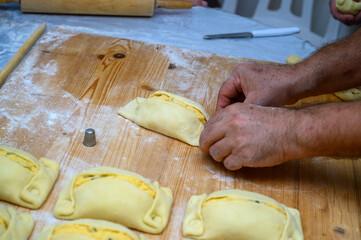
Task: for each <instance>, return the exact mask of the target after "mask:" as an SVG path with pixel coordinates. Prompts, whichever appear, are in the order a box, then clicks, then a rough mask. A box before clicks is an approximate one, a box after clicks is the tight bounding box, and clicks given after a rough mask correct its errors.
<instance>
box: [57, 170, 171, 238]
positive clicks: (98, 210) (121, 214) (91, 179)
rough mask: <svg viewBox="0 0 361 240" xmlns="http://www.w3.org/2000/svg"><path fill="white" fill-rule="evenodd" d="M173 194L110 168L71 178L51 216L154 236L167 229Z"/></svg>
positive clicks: (127, 173)
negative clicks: (93, 221)
mask: <svg viewBox="0 0 361 240" xmlns="http://www.w3.org/2000/svg"><path fill="white" fill-rule="evenodd" d="M172 202H173V196H172V191H171V190H170V189H169V188H164V187H160V186H159V184H158V182H154V183H153V184H152V183H150V182H148V180H147V179H145V178H143V177H142V176H140V175H138V174H135V173H132V172H128V171H125V170H120V169H116V168H110V167H101V168H94V169H90V170H88V171H85V172H82V173H80V174H78V175H75V176H73V177H72V178H71V179H70V180H69V181H68V182H67V184H66V185H65V186H64V188H63V189H62V191H61V192H60V194H59V198H58V201H57V203H56V205H55V209H54V215H55V217H57V218H60V219H79V218H92V219H101V220H107V221H112V222H116V223H119V224H122V225H124V226H126V227H129V228H133V229H137V230H140V231H143V232H147V233H153V234H157V233H160V232H162V231H163V229H164V227H165V226H166V225H167V222H168V218H169V213H170V209H171V205H172Z"/></svg>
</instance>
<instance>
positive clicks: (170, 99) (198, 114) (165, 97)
mask: <svg viewBox="0 0 361 240" xmlns="http://www.w3.org/2000/svg"><path fill="white" fill-rule="evenodd" d="M151 98H157V99H161V100H163V101H166V102H172V103H175V104H178V105H179V106H181V107H184V108H186V109H188V110H189V111H191V112H192V113H194V114H195V115H196V117H197V118H198V119H199V121H200V122H201V123H202V124H203V125H204V124H206V122H207V118H206V116H205V115H204V114H203V113H202V111H200V110H199V109H198V108H195V107H193V106H191V105H187V104H185V103H184V102H182V101H179V100H177V99H175V98H174V97H170V96H168V95H166V94H164V93H162V94H155V95H153V96H151Z"/></svg>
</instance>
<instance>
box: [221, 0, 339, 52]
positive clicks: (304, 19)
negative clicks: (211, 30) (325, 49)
mask: <svg viewBox="0 0 361 240" xmlns="http://www.w3.org/2000/svg"><path fill="white" fill-rule="evenodd" d="M240 1H247V0H240ZM279 1H280V6H279V8H278V9H275V10H274V9H271V6H272V5H271V4H272V0H258V4H257V7H256V10H255V13H254V14H253V17H252V19H254V20H256V21H258V22H261V23H263V24H265V25H268V26H270V27H291V26H295V27H299V28H300V29H301V32H300V33H299V34H297V35H296V36H298V37H299V38H301V39H303V40H306V41H309V42H310V43H312V44H313V45H315V46H320V45H323V44H325V43H327V42H330V41H334V40H336V39H337V38H338V37H339V33H340V27H341V23H340V22H339V21H337V20H335V19H333V17H332V16H331V14H329V16H328V17H329V20H328V22H327V27H326V28H327V29H326V31H325V33H324V34H323V35H321V34H317V33H315V32H313V31H312V16H313V10H314V0H302V9H298V10H299V12H300V16H297V15H296V14H294V13H293V12H292V3H293V1H294V0H279ZM237 2H238V1H237V0H224V2H223V7H222V9H223V10H225V11H228V12H233V13H235V12H236V11H237ZM232 7H233V8H232ZM325 7H328V4H327V6H325ZM314 16H318V15H317V14H316V15H314ZM319 17H324V16H319ZM314 20H316V21H317V19H314Z"/></svg>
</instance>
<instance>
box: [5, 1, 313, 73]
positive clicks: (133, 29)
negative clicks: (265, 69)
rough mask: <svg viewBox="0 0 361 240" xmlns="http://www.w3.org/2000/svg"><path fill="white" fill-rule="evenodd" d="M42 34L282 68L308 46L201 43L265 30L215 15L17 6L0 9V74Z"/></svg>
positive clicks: (287, 41) (289, 39) (273, 41)
mask: <svg viewBox="0 0 361 240" xmlns="http://www.w3.org/2000/svg"><path fill="white" fill-rule="evenodd" d="M42 22H45V23H46V24H48V30H49V29H51V28H56V27H61V28H65V29H69V30H73V31H79V32H86V33H93V34H100V35H107V36H113V37H120V38H128V39H134V40H139V41H144V42H151V43H157V44H165V45H171V46H177V47H182V48H188V49H197V50H201V51H207V52H212V53H218V54H225V55H230V56H236V57H243V58H252V59H258V60H266V61H273V62H280V63H285V60H286V58H287V56H289V55H290V54H294V55H297V56H299V57H301V58H304V57H306V56H308V55H310V54H311V53H312V52H314V51H315V50H316V49H315V47H314V46H313V45H311V44H309V43H308V42H305V41H303V40H300V39H298V38H296V37H294V36H282V37H268V38H249V39H217V40H204V39H203V35H206V34H217V33H230V32H243V31H251V30H255V29H263V28H266V27H265V25H263V24H261V23H258V22H255V21H253V20H251V19H248V18H244V17H240V16H238V15H234V14H229V13H226V12H223V11H221V10H218V9H211V8H204V7H194V8H193V9H189V10H166V9H157V10H156V11H155V14H154V16H153V17H150V18H149V17H140V18H139V17H106V16H79V15H78V16H72V15H53V14H22V13H21V12H20V10H19V6H18V5H17V4H8V5H1V6H0V56H1V57H0V68H2V67H4V66H5V64H6V63H7V62H8V61H9V59H10V58H11V57H12V56H13V55H14V53H15V52H16V51H17V50H18V48H19V47H20V46H21V45H22V44H23V43H24V42H25V41H26V39H27V38H28V37H29V36H30V35H31V34H32V32H33V31H34V30H35V29H36V28H37V27H38V26H39V24H40V23H42Z"/></svg>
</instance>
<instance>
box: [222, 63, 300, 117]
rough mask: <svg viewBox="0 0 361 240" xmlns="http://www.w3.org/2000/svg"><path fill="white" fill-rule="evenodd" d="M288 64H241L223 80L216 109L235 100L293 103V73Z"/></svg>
mask: <svg viewBox="0 0 361 240" xmlns="http://www.w3.org/2000/svg"><path fill="white" fill-rule="evenodd" d="M291 69H292V67H291V66H288V67H280V66H270V65H262V64H256V63H241V64H238V65H237V67H236V68H235V69H234V71H233V72H232V74H231V75H230V76H229V78H228V79H227V80H226V81H225V82H224V83H223V85H222V87H221V89H220V91H219V93H218V101H217V110H220V109H222V108H225V107H227V106H228V105H230V104H232V103H235V102H244V103H250V104H257V105H263V106H281V105H284V104H286V103H287V104H290V103H294V102H295V101H296V100H297V99H291V97H292V94H291V93H290V91H291V90H292V88H294V86H293V81H295V80H296V79H294V78H295V76H297V74H295V73H293V74H292V75H291V73H292V72H291V71H292V70H291Z"/></svg>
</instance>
